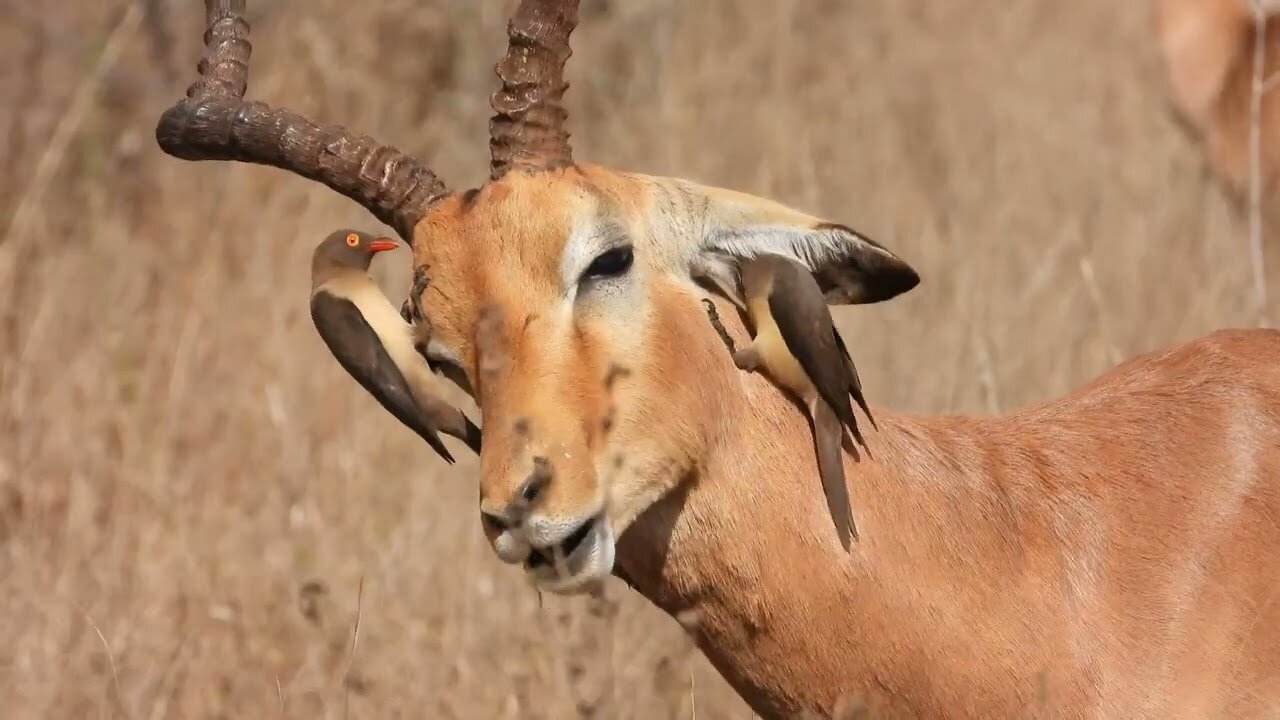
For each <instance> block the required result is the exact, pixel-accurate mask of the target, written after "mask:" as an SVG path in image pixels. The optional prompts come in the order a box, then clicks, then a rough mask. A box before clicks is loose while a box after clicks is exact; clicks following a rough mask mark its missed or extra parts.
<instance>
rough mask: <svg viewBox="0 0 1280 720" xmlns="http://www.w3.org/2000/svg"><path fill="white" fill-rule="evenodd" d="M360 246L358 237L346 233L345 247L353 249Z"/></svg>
mask: <svg viewBox="0 0 1280 720" xmlns="http://www.w3.org/2000/svg"><path fill="white" fill-rule="evenodd" d="M359 244H360V236H359V235H357V234H355V233H347V245H348V246H349V247H355V246H357V245H359Z"/></svg>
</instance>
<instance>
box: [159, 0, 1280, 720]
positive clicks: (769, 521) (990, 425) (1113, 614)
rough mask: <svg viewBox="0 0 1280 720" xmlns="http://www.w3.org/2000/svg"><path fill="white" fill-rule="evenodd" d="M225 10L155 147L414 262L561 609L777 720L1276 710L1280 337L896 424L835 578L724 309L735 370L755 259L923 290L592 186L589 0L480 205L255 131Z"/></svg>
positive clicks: (843, 255)
mask: <svg viewBox="0 0 1280 720" xmlns="http://www.w3.org/2000/svg"><path fill="white" fill-rule="evenodd" d="M206 6H207V10H208V12H207V22H208V31H207V33H206V35H205V42H206V54H205V56H204V59H203V61H202V62H201V63H200V66H199V71H200V79H199V80H198V81H197V82H196V83H195V84H194V85H192V86H191V88H190V89H189V90H188V93H187V97H186V98H185V99H183V100H182V101H180V102H179V103H178V104H177V105H175V106H174V107H173V108H171V109H169V110H168V111H166V112H165V113H164V115H163V116H162V118H161V120H160V122H159V125H158V127H157V131H156V135H157V141H158V142H159V144H160V146H161V147H162V148H163V149H164V150H165V152H167V153H169V154H171V155H174V156H176V157H179V158H184V159H187V160H237V161H242V162H253V163H263V164H268V165H273V166H276V167H279V168H283V169H286V170H289V171H292V172H294V173H297V174H299V175H302V176H304V177H307V178H310V179H313V180H318V181H320V182H322V183H324V184H326V185H327V186H329V187H330V188H333V189H334V190H336V191H338V192H340V193H342V194H343V195H345V196H347V197H349V198H351V199H353V200H355V201H356V202H358V203H360V204H361V205H363V206H364V207H365V208H367V209H368V210H369V211H370V212H371V213H372V214H373V215H374V216H376V217H377V218H379V219H380V220H382V221H384V222H386V223H387V224H389V225H391V226H392V227H394V228H395V229H396V230H397V231H398V232H399V233H400V235H402V236H403V237H404V238H405V239H406V240H407V241H408V242H410V243H411V244H412V246H413V258H414V261H413V262H414V265H415V269H416V270H420V271H421V272H422V273H423V277H424V278H425V280H426V282H425V283H424V284H425V290H422V291H421V292H418V293H415V294H414V295H415V297H414V298H411V299H412V300H416V301H417V304H418V305H420V312H421V314H422V321H421V326H422V329H423V332H424V337H425V339H426V342H425V343H424V346H425V347H424V352H425V354H426V355H427V356H428V357H429V359H430V361H431V363H432V366H433V368H434V369H435V370H436V371H438V372H440V373H442V374H444V375H446V376H447V377H450V378H452V379H454V381H455V382H457V383H458V384H459V385H460V386H461V387H463V388H464V389H466V390H467V391H468V392H470V393H471V395H472V396H473V397H474V398H475V399H476V402H477V405H478V407H479V408H480V411H481V413H482V417H483V434H484V442H483V446H482V451H481V457H480V499H479V509H480V513H481V519H482V526H483V528H484V532H485V533H486V535H487V537H488V538H489V540H490V541H491V543H492V545H493V548H494V550H495V552H496V554H497V555H498V557H499V558H501V560H502V561H504V562H507V563H512V564H520V565H521V566H522V567H523V570H524V571H525V572H526V573H528V574H529V575H530V576H531V577H532V579H533V580H534V581H535V582H536V583H537V584H538V585H539V586H541V587H542V588H544V589H547V590H549V591H553V592H561V593H573V592H580V591H583V590H584V589H589V588H592V587H595V586H597V585H598V584H599V583H601V582H602V581H604V580H605V579H607V578H608V577H609V576H610V574H611V573H614V574H617V575H620V576H622V577H623V578H625V580H626V581H627V582H628V583H630V584H631V585H632V587H634V588H635V589H637V590H638V591H639V592H641V593H643V594H644V595H645V597H647V598H648V599H649V600H650V601H652V602H653V603H654V604H656V605H657V606H659V607H660V608H662V609H663V610H665V611H666V612H667V613H669V614H671V615H672V616H676V617H686V614H687V613H691V612H692V613H693V614H696V616H697V619H698V622H697V623H692V624H691V625H690V628H691V629H690V631H691V632H692V633H693V634H694V635H695V636H696V640H697V642H698V643H699V646H700V647H701V648H702V650H703V651H704V652H705V654H706V655H707V657H708V658H710V660H711V662H712V663H714V665H715V666H716V667H717V668H718V669H719V671H720V672H721V673H722V674H723V675H724V676H725V677H726V678H727V679H728V680H729V682H730V683H732V684H733V686H734V687H735V688H736V689H737V690H738V691H739V692H740V693H741V694H742V696H743V697H744V698H745V699H746V700H747V702H748V703H750V705H751V706H752V707H753V708H754V709H755V710H756V711H757V712H758V713H759V714H761V715H765V716H768V717H793V716H796V715H799V714H802V713H805V712H817V713H821V714H830V713H832V712H833V708H834V707H835V705H836V704H837V703H838V702H841V701H842V698H843V699H847V698H861V699H862V700H863V701H864V702H866V703H867V704H868V705H869V706H871V707H873V708H875V707H878V708H880V709H882V710H884V711H887V712H898V713H903V714H906V715H907V716H911V717H950V718H954V717H975V718H977V717H981V718H994V717H1027V716H1029V715H1030V714H1033V713H1036V712H1038V711H1039V709H1041V708H1049V709H1051V710H1052V711H1054V712H1055V714H1060V715H1066V716H1072V717H1108V718H1140V717H1152V718H1155V717H1158V718H1168V717H1187V718H1205V717H1232V718H1244V717H1275V716H1276V713H1277V712H1280V601H1277V600H1276V598H1275V595H1276V592H1277V588H1278V587H1280V525H1278V523H1280V333H1277V332H1273V331H1268V330H1236V331H1220V332H1217V333H1214V334H1211V335H1208V336H1206V337H1202V338H1200V339H1197V340H1194V341H1192V342H1189V343H1187V344H1184V345H1182V346H1180V347H1177V348H1174V349H1170V350H1166V351H1163V352H1158V353H1152V354H1148V355H1144V356H1142V357H1138V358H1134V359H1131V360H1129V361H1128V362H1126V363H1124V364H1122V365H1121V366H1119V367H1117V368H1114V369H1113V370H1111V371H1110V372H1108V373H1106V374H1105V375H1103V376H1101V377H1099V378H1097V379H1095V380H1094V381H1093V382H1091V383H1089V384H1088V385H1086V386H1085V387H1082V388H1080V389H1078V390H1076V391H1074V392H1072V393H1071V394H1069V395H1067V396H1065V397H1061V398H1058V399H1055V400H1051V401H1048V402H1045V403H1043V404H1041V405H1038V406H1035V407H1030V408H1026V409H1023V410H1020V411H1018V412H1014V413H1012V414H1008V415H1004V416H1000V417H957V416H927V415H904V414H894V413H892V412H890V411H888V410H885V409H876V410H875V416H876V418H877V420H878V423H879V431H878V432H877V431H872V432H870V433H869V434H868V436H867V441H868V445H869V452H866V453H859V454H853V453H849V454H847V455H846V456H845V472H846V475H847V478H848V485H849V489H850V495H851V498H852V502H853V505H854V513H855V516H856V517H857V519H858V528H859V533H860V536H859V539H858V540H857V541H855V543H854V544H853V546H852V548H851V549H850V550H848V551H846V550H845V549H843V548H842V547H841V545H840V542H839V540H838V538H837V536H836V533H835V532H834V531H833V529H832V525H831V519H830V516H829V515H828V511H827V508H826V504H825V502H824V500H823V496H822V493H821V491H820V487H819V483H818V478H817V467H816V463H815V460H814V456H813V451H812V444H811V436H810V435H809V427H808V425H807V422H806V420H805V415H804V409H803V408H802V407H801V406H800V405H798V404H797V403H796V401H795V400H793V399H792V398H790V397H789V396H787V395H786V394H784V393H783V392H781V391H780V390H779V389H778V388H776V387H775V386H774V385H773V384H771V383H770V382H769V381H768V380H767V379H766V378H765V377H764V376H762V375H760V374H755V373H746V372H742V371H740V370H738V369H737V368H736V367H735V366H734V363H733V361H732V359H731V353H730V350H729V349H728V348H727V347H726V344H728V343H727V342H726V341H725V339H723V338H722V337H721V336H720V334H719V333H718V332H717V330H716V328H715V327H714V326H713V322H711V313H709V312H708V310H707V309H706V308H705V307H704V305H703V301H708V302H709V303H710V305H711V307H712V308H714V309H715V311H716V312H715V314H716V315H718V316H719V317H721V318H723V322H724V325H725V326H726V327H727V333H726V335H727V337H728V341H729V342H730V343H733V344H735V345H737V346H739V347H741V346H742V344H744V343H745V342H746V341H747V339H748V330H747V328H746V327H745V325H744V322H743V320H742V318H743V317H744V316H743V315H742V314H741V312H740V307H739V303H740V302H741V298H740V297H738V296H737V294H738V292H739V289H738V282H737V267H738V264H739V262H740V261H742V260H743V259H744V258H749V257H752V256H754V255H755V254H757V253H760V252H763V251H768V252H774V253H781V254H785V255H787V256H789V257H792V258H794V259H796V260H798V261H799V262H801V263H804V264H805V265H806V266H807V267H808V268H810V269H811V271H812V272H813V273H814V275H815V277H816V278H817V279H818V281H819V284H820V285H821V287H822V289H823V291H824V293H825V294H826V296H827V298H828V300H829V301H830V302H831V303H833V304H842V303H873V302H877V301H882V300H886V299H889V298H891V297H893V296H895V295H898V294H900V293H902V292H905V291H908V290H910V289H912V288H913V287H915V286H916V284H917V282H918V279H917V276H916V273H915V272H914V271H913V270H912V269H911V267H910V266H909V265H908V264H907V263H906V262H905V261H904V260H902V259H901V258H899V257H897V256H896V255H894V254H893V253H892V252H891V251H889V250H887V249H885V248H884V247H882V246H880V245H878V244H877V243H875V242H873V241H872V240H870V239H868V238H866V237H864V236H863V235H861V234H859V233H858V232H856V231H854V230H852V229H850V228H849V227H847V226H845V225H842V224H839V223H836V222H831V221H828V220H824V219H820V218H817V217H813V216H811V215H809V214H806V213H804V212H801V211H799V210H795V209H792V208H788V207H785V206H783V205H780V204H778V203H775V202H772V201H769V200H766V199H761V198H757V197H752V196H750V195H745V194H741V193H738V192H732V191H729V190H723V189H717V188H712V187H705V186H702V185H699V184H697V183H694V182H689V181H686V180H680V179H671V178H660V177H650V176H644V175H636V174H629V173H623V172H617V171H613V170H609V169H606V168H602V167H597V166H593V165H586V164H579V163H576V162H575V161H574V160H573V158H572V154H571V150H570V145H569V142H568V134H567V133H566V131H565V129H564V122H565V117H566V113H565V111H564V109H563V107H562V106H561V104H560V101H561V98H562V94H563V92H564V90H565V88H566V85H565V82H564V79H563V72H564V64H565V62H566V61H567V59H568V57H569V54H570V50H569V35H570V32H571V31H572V30H573V28H574V26H575V25H576V22H577V3H576V1H575V0H523V1H522V2H521V3H520V5H519V8H518V9H517V10H516V12H515V15H514V17H513V19H512V20H511V22H510V24H509V25H508V33H507V34H508V37H509V46H508V52H507V54H506V56H505V57H504V58H503V59H502V60H501V61H499V63H498V64H497V67H496V72H497V75H498V76H499V78H500V79H501V88H500V89H499V90H498V91H497V92H496V93H495V94H494V95H493V98H492V105H493V108H494V110H495V115H494V116H493V119H492V122H491V123H490V134H491V143H490V150H491V152H490V155H491V177H490V180H488V181H487V182H486V183H485V184H484V185H483V186H482V187H480V188H475V189H470V190H466V191H463V192H450V191H449V190H447V189H446V187H445V185H444V183H443V182H442V181H441V180H439V179H438V178H437V177H436V176H435V175H434V174H433V173H432V172H431V171H430V170H429V169H427V168H426V167H425V166H423V165H422V164H420V163H419V162H417V161H415V160H413V159H412V158H409V157H407V156H405V155H404V154H402V153H400V152H399V151H397V150H395V149H393V148H391V147H388V146H385V145H381V144H379V143H377V142H375V141H374V140H372V139H371V138H368V137H364V136H357V135H354V134H352V133H350V132H348V131H347V130H345V129H343V128H341V127H338V126H329V127H320V126H317V125H316V124H314V123H312V122H310V121H308V120H306V119H305V118H302V117H300V116H298V115H296V114H292V113H290V112H288V111H285V110H281V109H275V108H272V107H270V106H268V105H265V104H262V103H258V102H246V101H245V100H243V99H242V98H243V96H244V93H245V90H246V84H247V73H248V60H249V54H250V46H249V42H248V40H247V37H248V33H249V27H248V25H247V23H246V22H245V21H244V19H243V17H242V13H243V9H244V2H243V0H207V1H206ZM418 287H419V288H421V287H422V286H421V285H418ZM861 341H862V342H872V341H873V339H871V338H862V339H861ZM851 344H852V343H851Z"/></svg>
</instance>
